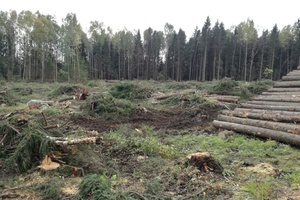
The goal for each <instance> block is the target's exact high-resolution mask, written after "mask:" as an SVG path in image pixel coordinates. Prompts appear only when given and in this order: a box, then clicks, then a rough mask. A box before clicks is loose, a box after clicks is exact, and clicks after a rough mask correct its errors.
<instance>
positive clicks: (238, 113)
mask: <svg viewBox="0 0 300 200" xmlns="http://www.w3.org/2000/svg"><path fill="white" fill-rule="evenodd" d="M221 113H222V114H223V115H228V116H235V117H242V118H251V119H262V120H270V121H275V122H300V116H297V115H289V116H288V115H276V114H270V113H267V114H263V113H252V112H249V113H247V112H243V111H228V110H223V111H222V112H221Z"/></svg>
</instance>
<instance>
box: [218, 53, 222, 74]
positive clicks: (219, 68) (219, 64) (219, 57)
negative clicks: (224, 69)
mask: <svg viewBox="0 0 300 200" xmlns="http://www.w3.org/2000/svg"><path fill="white" fill-rule="evenodd" d="M221 54H222V50H221V49H220V50H219V56H218V70H217V80H220V70H221Z"/></svg>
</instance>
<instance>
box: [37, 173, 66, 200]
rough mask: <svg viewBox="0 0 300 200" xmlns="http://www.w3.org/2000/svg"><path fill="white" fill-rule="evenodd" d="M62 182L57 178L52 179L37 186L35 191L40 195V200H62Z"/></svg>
mask: <svg viewBox="0 0 300 200" xmlns="http://www.w3.org/2000/svg"><path fill="white" fill-rule="evenodd" d="M62 186H63V182H62V181H61V180H60V179H59V178H58V177H52V178H50V179H49V180H47V181H45V182H43V183H41V184H40V185H38V186H37V187H36V188H35V190H36V191H37V192H38V193H39V194H40V196H41V197H42V199H53V200H60V199H62V194H63V193H62V191H61V188H62Z"/></svg>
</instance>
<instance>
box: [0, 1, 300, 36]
mask: <svg viewBox="0 0 300 200" xmlns="http://www.w3.org/2000/svg"><path fill="white" fill-rule="evenodd" d="M0 5H1V6H0V8H1V10H2V11H9V10H10V9H12V10H16V11H18V12H20V11H22V10H31V11H32V12H35V11H37V10H39V11H40V12H41V13H42V14H51V15H55V16H56V19H57V21H58V22H60V21H61V19H62V18H64V17H65V16H66V15H67V13H70V12H72V13H76V15H77V18H78V21H79V22H80V24H81V25H82V28H83V30H84V31H87V30H88V27H89V22H90V21H94V20H97V21H99V22H103V23H104V24H105V25H107V26H110V27H111V28H112V29H113V31H118V30H122V29H123V28H124V27H126V28H127V29H128V30H130V31H133V30H137V29H140V30H141V31H144V30H145V29H147V28H148V27H151V28H153V29H155V30H163V28H164V24H165V23H166V22H168V23H170V24H172V25H173V26H174V27H175V29H176V30H178V29H179V28H182V29H183V30H184V31H185V32H186V34H187V36H188V37H190V36H191V34H192V33H193V30H194V29H195V27H196V26H198V27H199V28H201V27H202V26H203V24H204V22H205V20H206V17H207V16H209V17H210V19H211V22H212V26H213V25H214V23H215V22H216V21H217V20H219V22H223V23H224V24H225V28H230V27H231V26H232V25H238V24H239V23H240V22H243V21H246V20H247V18H249V19H252V20H254V23H255V26H256V28H257V29H258V30H259V31H262V30H263V29H269V30H270V29H272V27H273V26H274V25H275V23H277V25H278V27H279V29H282V28H283V27H284V26H286V25H289V24H290V25H292V24H294V22H296V21H297V19H298V18H300V14H299V13H300V12H299V6H300V1H297V0H285V1H279V0H273V1H268V0H250V1H244V0H205V1H202V0H147V1H146V0H98V1H97V0H85V1H78V0H50V1H49V0H0Z"/></svg>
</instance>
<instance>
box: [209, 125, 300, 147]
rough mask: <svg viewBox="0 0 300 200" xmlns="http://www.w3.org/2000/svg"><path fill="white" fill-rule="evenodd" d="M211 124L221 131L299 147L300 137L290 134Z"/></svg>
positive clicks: (247, 126) (251, 127) (252, 127)
mask: <svg viewBox="0 0 300 200" xmlns="http://www.w3.org/2000/svg"><path fill="white" fill-rule="evenodd" d="M212 124H213V126H215V127H217V128H223V129H227V130H233V131H236V132H240V133H245V134H250V135H254V136H259V137H264V138H269V139H273V140H277V141H279V142H283V143H287V144H292V145H297V146H299V145H300V135H296V134H292V133H287V132H283V131H275V130H271V129H266V128H261V127H255V126H249V125H241V124H236V123H231V122H223V121H219V120H214V121H213V123H212Z"/></svg>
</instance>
